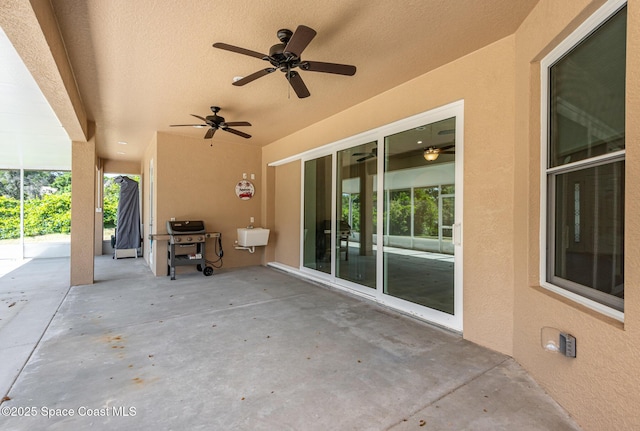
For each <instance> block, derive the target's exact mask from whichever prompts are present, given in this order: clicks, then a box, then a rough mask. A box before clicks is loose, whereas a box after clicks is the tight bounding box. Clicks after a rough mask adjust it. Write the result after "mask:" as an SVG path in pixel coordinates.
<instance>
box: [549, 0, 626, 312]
mask: <svg viewBox="0 0 640 431" xmlns="http://www.w3.org/2000/svg"><path fill="white" fill-rule="evenodd" d="M626 4H627V0H610V1H608V2H607V3H605V4H604V5H603V6H602V7H600V9H598V10H597V11H596V12H595V13H594V14H593V15H591V16H590V17H589V18H588V19H587V20H586V21H585V22H583V23H582V24H581V25H580V26H579V27H578V28H577V29H576V30H575V31H574V32H573V33H571V34H570V35H569V36H568V37H567V38H566V39H565V40H563V41H562V42H561V43H560V44H558V46H556V47H555V48H554V49H553V50H552V51H551V52H550V53H549V54H548V55H547V56H546V57H545V58H544V59H543V60H542V61H541V62H540V92H541V95H540V286H542V287H544V288H545V289H548V290H550V291H552V292H554V293H556V294H558V295H560V296H563V297H565V298H568V299H570V300H572V301H574V302H576V303H578V304H580V305H583V306H585V307H587V308H590V309H592V310H595V311H597V312H599V313H601V314H604V315H606V316H608V317H611V318H613V319H616V320H619V321H621V322H624V312H622V311H619V310H616V309H614V308H611V307H609V306H607V305H604V304H601V303H599V302H597V301H594V300H592V299H589V298H587V297H585V296H582V295H580V294H577V293H574V292H572V291H569V290H567V289H565V288H562V287H560V286H557V285H555V284H552V283H550V282H548V281H546V280H547V262H548V253H547V244H548V232H547V228H548V227H549V223H548V216H549V214H548V210H549V208H548V198H549V193H548V175H549V173H552V172H553V171H556V170H559V169H562V170H565V169H567V168H570V165H573V164H574V163H570V164H567V165H563V166H559V167H555V168H549V167H548V146H549V142H548V136H549V133H548V127H549V68H550V67H551V66H553V65H554V64H555V63H556V62H557V61H558V60H559V59H561V58H562V57H563V56H564V55H565V54H567V53H568V52H569V51H571V50H572V49H573V48H575V47H576V46H577V45H578V44H580V43H581V42H582V41H583V40H584V39H585V37H587V36H588V35H589V34H591V33H592V32H593V31H594V30H596V29H597V28H598V27H600V26H601V25H602V24H603V23H604V22H605V21H607V20H608V19H609V18H611V17H612V16H613V15H614V14H615V13H616V12H618V11H619V10H620V9H622V8H623V7H624V6H625V5H626ZM624 153H625V150H622V151H618V152H615V153H610V154H604V155H602V156H598V157H593V158H590V159H589V160H588V163H590V164H593V163H600V162H603V161H606V160H611V159H615V158H620V157H621V156H622V160H624ZM575 164H582V163H581V162H575Z"/></svg>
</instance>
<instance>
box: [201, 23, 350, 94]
mask: <svg viewBox="0 0 640 431" xmlns="http://www.w3.org/2000/svg"><path fill="white" fill-rule="evenodd" d="M316 34H317V33H316V31H315V30H314V29H312V28H310V27H307V26H305V25H300V26H298V28H297V29H296V31H295V33H294V32H292V31H291V30H289V29H286V28H284V29H281V30H278V32H277V37H278V39H279V40H280V43H277V44H275V45H273V46H271V48H270V49H269V54H268V55H267V54H262V53H259V52H257V51H252V50H250V49H245V48H240V47H237V46H234V45H229V44H227V43H222V42H216V43H214V44H213V47H214V48H218V49H224V50H227V51H231V52H235V53H237V54H242V55H248V56H250V57H255V58H259V59H260V60H264V61H268V62H269V63H270V64H271V67H267V68H265V69H262V70H259V71H257V72H254V73H252V74H250V75H247V76H245V77H243V78H239V79H237V80H236V79H235V78H234V80H233V85H235V86H238V87H240V86H243V85H246V84H248V83H250V82H252V81H255V80H256V79H258V78H261V77H263V76H266V75H269V74H271V73H273V72H275V71H276V70H280V71H281V72H283V73H284V74H285V78H286V79H287V81H288V82H289V85H290V86H291V88H293V91H295V93H296V95H297V96H298V98H300V99H303V98H305V97H309V96H310V95H311V93H310V92H309V89H308V88H307V86H306V84H305V83H304V81H303V80H302V77H301V76H300V74H299V73H298V72H297V71H295V70H293V69H295V68H300V70H305V71H309V72H322V73H333V74H336V75H345V76H353V75H355V73H356V67H355V66H351V65H348V64H337V63H325V62H321V61H303V60H302V59H301V55H302V52H303V51H304V50H305V48H306V47H307V46H308V45H309V43H310V42H311V41H312V40H313V38H314V37H315V36H316Z"/></svg>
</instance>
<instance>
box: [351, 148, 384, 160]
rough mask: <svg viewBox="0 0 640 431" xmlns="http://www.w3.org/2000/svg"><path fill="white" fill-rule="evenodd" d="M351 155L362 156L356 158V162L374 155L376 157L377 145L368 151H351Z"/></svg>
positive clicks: (371, 157)
mask: <svg viewBox="0 0 640 431" xmlns="http://www.w3.org/2000/svg"><path fill="white" fill-rule="evenodd" d="M352 156H353V157H358V156H362V157H360V158H359V159H357V160H356V162H357V163H362V162H364V161H365V160H369V159H373V158H374V157H378V147H373V148H372V149H371V151H370V152H368V153H353V154H352Z"/></svg>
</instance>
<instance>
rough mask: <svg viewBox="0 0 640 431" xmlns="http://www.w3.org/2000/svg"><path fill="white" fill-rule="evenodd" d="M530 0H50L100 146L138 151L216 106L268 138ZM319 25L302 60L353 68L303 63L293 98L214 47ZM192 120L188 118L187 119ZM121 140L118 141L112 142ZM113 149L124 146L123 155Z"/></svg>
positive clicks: (343, 104)
mask: <svg viewBox="0 0 640 431" xmlns="http://www.w3.org/2000/svg"><path fill="white" fill-rule="evenodd" d="M536 2H537V0H518V1H515V2H514V1H513V0H482V1H478V0H455V1H451V0H394V1H385V0H374V1H371V0H325V1H310V0H296V1H283V0H261V1H255V0H230V1H227V2H213V1H211V0H181V1H175V0H135V1H131V0H108V1H105V0H52V1H51V3H52V5H53V8H54V10H55V14H56V16H57V20H58V25H59V28H60V32H61V34H62V37H63V39H64V43H65V46H66V49H67V52H68V56H69V60H70V63H71V66H72V68H73V71H74V74H75V77H76V80H77V84H78V88H79V90H80V95H81V97H82V100H83V103H84V108H85V110H86V114H87V117H88V118H89V119H90V120H93V121H95V123H96V142H97V146H98V154H99V155H100V156H102V157H105V158H110V159H122V160H139V159H140V158H141V156H142V153H143V151H144V148H146V146H147V145H148V144H149V143H150V141H151V139H152V137H153V134H154V133H155V131H164V132H170V133H181V134H185V135H189V136H195V137H202V136H204V132H205V130H204V129H195V128H171V127H169V125H170V124H185V123H193V122H194V120H195V119H194V118H193V117H191V116H190V114H197V115H201V116H206V115H209V114H210V113H211V112H210V111H209V107H210V106H211V105H218V106H220V107H221V108H222V110H221V112H220V115H222V116H223V117H225V118H226V120H227V121H249V122H251V123H252V127H243V128H238V129H239V130H242V131H244V132H247V133H250V134H251V135H253V137H252V138H251V139H248V140H244V139H243V138H241V137H238V136H235V135H233V134H230V133H224V132H220V131H219V132H218V133H217V134H216V135H215V137H214V139H213V142H214V144H215V142H216V141H225V142H238V143H239V142H243V143H247V144H250V145H256V146H263V145H267V144H269V143H271V142H273V141H275V140H277V139H279V138H281V137H283V136H287V135H289V134H291V133H293V132H295V131H297V130H299V129H301V128H304V127H306V126H309V125H310V124H313V123H315V122H318V121H320V120H322V119H323V118H326V117H328V116H331V115H333V114H336V113H338V112H340V111H342V110H344V109H347V108H349V107H351V106H353V105H355V104H358V103H360V102H362V101H364V100H366V99H369V98H371V97H373V96H375V95H376V94H379V93H381V92H383V91H386V90H388V89H390V88H392V87H394V86H397V85H399V84H401V83H403V82H405V81H407V80H410V79H412V78H414V77H416V76H419V75H422V74H424V73H425V72H427V71H429V70H432V69H434V68H437V67H439V66H441V65H443V64H446V63H448V62H450V61H452V60H454V59H456V58H459V57H461V56H463V55H466V54H468V53H470V52H473V51H475V50H477V49H478V48H481V47H483V46H485V45H487V44H489V43H492V42H494V41H496V40H499V39H501V38H503V37H505V36H507V35H509V34H512V33H513V32H514V31H515V30H516V29H517V27H518V26H519V25H520V23H521V22H522V20H523V19H524V18H525V17H526V15H527V14H528V13H529V12H530V10H531V9H532V8H533V6H534V5H535V3H536ZM300 24H304V25H306V26H309V27H311V28H313V29H315V30H316V31H317V36H316V37H315V38H314V39H313V40H312V41H311V43H310V44H309V45H308V47H307V48H306V50H305V51H304V53H303V55H302V57H303V59H305V60H315V61H324V62H335V63H344V64H352V65H355V66H356V67H357V73H356V74H355V76H352V77H347V76H340V75H333V74H325V73H317V72H309V71H306V72H305V71H301V72H300V74H301V76H302V77H303V79H304V81H305V83H306V85H307V87H308V88H309V90H310V92H311V96H310V97H309V98H306V99H298V98H297V97H296V95H295V93H294V92H293V91H290V88H289V86H288V83H287V81H286V79H285V78H284V75H283V74H282V73H279V72H276V73H273V74H270V75H267V76H265V77H262V78H260V79H258V80H256V81H254V82H251V83H249V84H247V85H245V86H243V87H236V86H232V85H231V83H232V81H233V78H234V77H236V76H246V75H249V74H250V73H253V72H256V71H258V70H260V69H264V68H265V67H268V66H269V64H268V63H266V62H264V61H262V60H260V59H258V58H254V57H249V56H243V55H240V54H236V53H233V52H228V51H224V50H220V49H216V48H213V47H212V44H213V43H215V42H225V43H228V44H231V45H236V46H240V47H243V48H247V49H250V50H253V51H258V52H262V53H268V50H269V47H270V46H271V45H274V44H276V43H278V39H277V37H276V32H277V30H279V29H281V28H288V29H291V30H295V29H296V27H297V26H298V25H300ZM196 122H197V121H196ZM119 141H124V142H127V143H128V144H127V145H120V144H118V142H119ZM122 153H123V154H122Z"/></svg>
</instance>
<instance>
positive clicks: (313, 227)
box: [301, 102, 462, 330]
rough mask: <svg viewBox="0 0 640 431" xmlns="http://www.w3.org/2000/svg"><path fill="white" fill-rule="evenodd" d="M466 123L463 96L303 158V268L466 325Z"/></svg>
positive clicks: (444, 320)
mask: <svg viewBox="0 0 640 431" xmlns="http://www.w3.org/2000/svg"><path fill="white" fill-rule="evenodd" d="M461 130H462V102H459V103H457V104H452V106H450V107H448V108H444V109H442V110H439V111H437V112H435V113H426V114H423V115H422V116H416V117H414V118H411V119H407V120H403V121H400V122H398V123H394V124H392V125H389V126H385V127H382V128H380V129H378V130H376V131H371V132H368V133H366V134H363V135H362V136H359V137H354V138H353V139H352V140H345V141H343V142H340V143H337V144H335V148H332V147H331V146H327V147H326V148H323V150H322V151H318V153H317V156H315V157H310V158H309V159H308V160H305V161H304V163H303V167H304V171H303V193H304V196H303V215H302V218H303V232H302V237H303V239H302V245H301V247H302V250H301V257H302V265H301V267H302V269H303V271H304V272H307V273H309V274H311V275H316V276H320V277H321V278H322V279H324V280H327V281H328V282H330V283H331V284H334V285H336V286H337V287H341V288H345V289H347V290H350V291H354V292H357V293H359V294H363V295H366V296H370V297H372V298H374V299H375V300H377V301H378V302H381V303H385V304H388V305H390V306H392V307H396V308H399V309H401V310H403V311H407V312H410V313H412V314H416V315H419V316H422V317H424V318H425V319H427V320H431V321H434V322H435V323H438V324H442V325H444V326H448V327H451V328H453V329H456V330H461V329H462V316H461V313H462V264H461V262H462V240H461V238H462V224H461V220H462V208H461V204H460V203H461V202H462V200H461V194H462V164H461V162H462V139H461V138H462V134H461ZM323 151H326V153H328V154H322V152H323Z"/></svg>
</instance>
